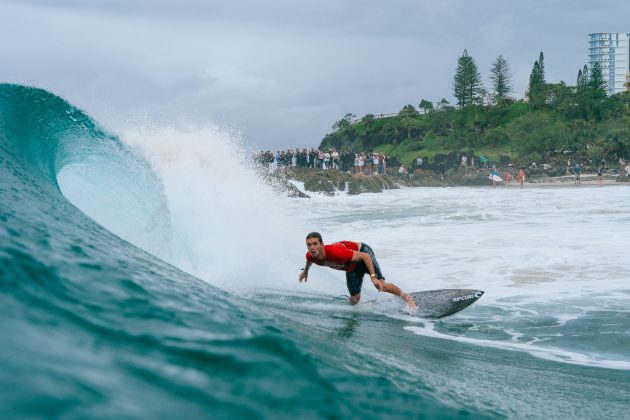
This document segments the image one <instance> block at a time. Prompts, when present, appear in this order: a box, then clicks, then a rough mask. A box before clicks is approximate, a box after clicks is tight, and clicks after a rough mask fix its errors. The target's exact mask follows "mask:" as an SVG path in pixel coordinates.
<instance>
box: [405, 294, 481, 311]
mask: <svg viewBox="0 0 630 420" xmlns="http://www.w3.org/2000/svg"><path fill="white" fill-rule="evenodd" d="M409 295H410V296H411V297H412V298H413V300H414V302H416V305H417V306H418V310H417V311H416V312H415V313H414V314H413V315H414V316H417V317H419V318H444V317H445V316H449V315H453V314H454V313H457V312H459V311H461V310H462V309H464V308H466V307H468V306H470V305H471V304H472V303H473V302H475V301H476V300H477V299H479V298H480V297H481V296H483V291H482V290H471V289H440V290H425V291H423V292H414V293H409Z"/></svg>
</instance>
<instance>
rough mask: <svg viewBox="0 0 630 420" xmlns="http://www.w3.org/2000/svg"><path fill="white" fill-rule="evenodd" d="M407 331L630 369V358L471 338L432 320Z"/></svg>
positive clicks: (564, 360) (557, 359)
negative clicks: (439, 327) (445, 330)
mask: <svg viewBox="0 0 630 420" xmlns="http://www.w3.org/2000/svg"><path fill="white" fill-rule="evenodd" d="M404 329H406V330H407V331H411V332H413V333H414V334H418V335H422V336H425V337H433V338H440V339H445V340H452V341H457V342H460V343H468V344H474V345H478V346H484V347H493V348H497V349H502V350H510V351H523V352H526V353H528V354H530V355H532V356H534V357H538V358H540V359H545V360H551V361H554V362H560V363H569V364H575V365H582V366H592V367H599V368H608V369H619V370H630V361H628V360H610V359H603V358H600V357H598V356H597V355H595V354H586V353H580V352H575V351H569V350H564V349H560V348H555V347H545V346H542V345H534V343H536V342H540V341H541V340H533V341H532V342H529V343H519V342H516V341H514V340H511V341H498V340H496V341H495V340H484V339H478V338H471V337H466V336H456V335H450V334H443V333H440V332H438V331H436V330H435V328H434V324H433V323H432V322H426V323H425V325H424V326H407V327H404Z"/></svg>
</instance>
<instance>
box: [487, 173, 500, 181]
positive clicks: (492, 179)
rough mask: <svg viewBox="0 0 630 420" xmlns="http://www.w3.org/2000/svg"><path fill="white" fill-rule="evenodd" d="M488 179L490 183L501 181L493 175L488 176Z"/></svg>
mask: <svg viewBox="0 0 630 420" xmlns="http://www.w3.org/2000/svg"><path fill="white" fill-rule="evenodd" d="M488 179H489V180H491V181H497V182H500V181H503V179H502V178H501V177H500V176H498V175H493V174H490V175H488Z"/></svg>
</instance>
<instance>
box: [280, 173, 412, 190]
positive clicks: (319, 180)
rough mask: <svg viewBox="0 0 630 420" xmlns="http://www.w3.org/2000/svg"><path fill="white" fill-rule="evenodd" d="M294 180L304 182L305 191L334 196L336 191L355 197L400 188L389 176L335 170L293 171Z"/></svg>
mask: <svg viewBox="0 0 630 420" xmlns="http://www.w3.org/2000/svg"><path fill="white" fill-rule="evenodd" d="M291 175H292V177H293V178H294V179H296V180H298V181H301V182H304V189H305V190H306V191H313V192H320V193H323V194H326V195H334V194H335V192H337V191H345V190H346V189H347V192H348V194H350V195H357V194H361V193H366V192H373V193H377V192H383V190H389V189H396V188H400V187H399V185H398V183H397V182H396V180H395V179H394V177H392V176H390V175H366V174H352V173H348V172H341V171H336V170H326V171H324V170H319V169H293V170H292V171H291Z"/></svg>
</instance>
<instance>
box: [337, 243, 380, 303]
mask: <svg viewBox="0 0 630 420" xmlns="http://www.w3.org/2000/svg"><path fill="white" fill-rule="evenodd" d="M359 252H365V253H366V254H368V255H369V256H370V259H371V260H372V264H374V273H375V274H376V278H377V279H381V280H384V279H385V277H383V274H382V273H381V267H379V265H378V261H376V257H375V256H374V251H372V248H370V246H369V245H366V244H363V243H362V244H361V248H360V249H359ZM366 274H369V271H368V268H367V267H366V266H365V264H364V263H363V261H361V262H358V263H357V266H356V267H355V268H354V270H352V271H346V286H348V292H350V296H356V295H358V294H359V293H361V285H362V284H363V276H365V275H366Z"/></svg>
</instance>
